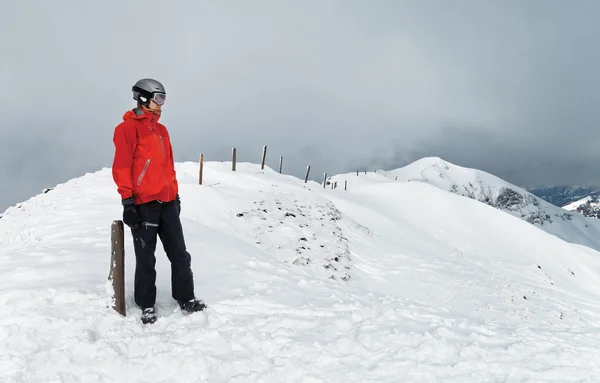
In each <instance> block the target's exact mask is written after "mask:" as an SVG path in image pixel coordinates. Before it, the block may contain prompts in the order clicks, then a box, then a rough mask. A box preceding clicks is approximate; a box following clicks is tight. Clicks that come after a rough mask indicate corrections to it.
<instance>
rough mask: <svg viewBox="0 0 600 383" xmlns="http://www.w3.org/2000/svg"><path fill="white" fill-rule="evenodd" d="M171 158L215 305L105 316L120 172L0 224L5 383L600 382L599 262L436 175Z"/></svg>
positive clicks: (12, 212) (60, 190)
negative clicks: (146, 320) (438, 182)
mask: <svg viewBox="0 0 600 383" xmlns="http://www.w3.org/2000/svg"><path fill="white" fill-rule="evenodd" d="M204 166H205V167H204V175H203V180H204V185H198V184H197V175H198V165H197V164H194V163H182V164H177V171H178V175H179V177H180V178H179V179H180V185H181V197H182V213H181V215H182V221H183V225H184V231H185V235H186V240H187V245H188V249H189V251H190V253H191V254H192V267H193V270H194V273H195V274H194V276H195V281H196V291H197V295H198V297H199V298H202V299H205V300H206V302H207V303H208V306H209V308H208V310H207V311H206V312H205V313H196V314H193V315H190V316H183V315H181V314H180V313H179V312H178V310H177V309H176V305H175V303H174V302H173V300H172V299H171V297H170V281H169V275H170V272H169V264H168V261H167V259H166V256H165V254H164V252H163V250H162V248H161V246H158V248H157V268H158V277H157V284H158V302H157V304H158V314H159V319H158V321H157V322H156V323H154V324H152V325H146V326H144V325H142V324H141V323H140V320H139V314H140V312H139V310H138V309H136V308H135V307H134V305H133V298H132V294H133V270H134V269H133V265H134V255H133V247H132V243H131V236H130V235H129V234H128V235H127V236H126V240H127V243H126V273H125V275H126V278H127V283H126V294H127V305H128V313H129V315H128V316H127V317H121V316H119V314H117V313H116V312H115V311H113V310H112V309H110V308H109V307H108V305H109V295H108V293H107V289H106V280H107V276H108V267H109V259H110V243H109V239H110V232H109V231H110V230H109V229H110V224H111V222H112V220H113V219H118V218H120V216H121V208H120V204H119V198H118V195H117V194H116V190H115V187H114V185H113V183H112V179H111V175H110V169H103V170H101V171H99V172H97V173H93V174H86V175H84V176H82V177H80V178H77V179H73V180H71V181H69V182H67V183H65V184H61V185H58V186H57V187H56V188H54V189H53V190H51V191H49V192H48V193H46V194H40V195H38V196H35V197H33V198H31V199H30V200H27V201H25V202H23V203H22V204H20V205H19V206H15V207H11V208H9V209H8V210H7V211H6V212H5V213H4V215H3V216H2V218H1V219H0V308H1V315H0V381H8V382H50V381H52V382H54V381H63V382H91V381H94V382H115V381H123V382H142V381H143V382H167V381H168V382H173V381H177V382H181V381H185V382H201V381H210V382H284V381H285V382H398V381H402V382H404V381H407V382H408V381H470V382H488V381H536V382H540V381H552V382H560V381H581V380H587V381H598V380H600V352H598V349H599V348H600V333H599V332H598V331H597V328H598V325H599V324H600V289H599V288H598V286H600V254H599V253H598V252H597V251H595V250H592V249H590V248H588V247H584V246H580V245H576V244H571V243H568V242H565V241H563V240H561V239H559V238H558V237H556V236H553V235H550V234H548V233H547V232H545V231H543V230H540V229H539V228H538V227H536V226H534V225H531V224H529V223H527V222H525V221H524V220H522V219H519V218H516V217H514V216H512V215H510V214H506V213H504V212H502V211H499V210H497V209H495V208H493V207H491V206H488V205H486V204H482V203H479V202H477V201H474V200H471V199H469V198H463V197H461V196H458V195H455V194H453V193H449V192H446V191H444V190H441V189H440V188H438V187H435V186H433V185H431V184H430V183H426V182H398V181H393V180H392V179H390V178H385V177H383V176H381V175H377V174H372V173H370V174H368V175H364V174H361V175H360V176H358V177H357V176H356V175H354V176H352V175H338V176H336V178H335V179H336V180H338V181H339V182H341V184H342V185H343V181H348V190H347V191H345V190H344V188H343V187H339V186H338V188H336V189H333V190H332V189H330V188H329V187H327V188H323V185H320V184H317V183H314V182H309V183H308V184H304V182H303V181H302V180H299V179H296V178H294V177H290V176H285V175H279V174H277V173H276V172H273V171H272V170H271V169H265V170H264V171H261V170H260V167H259V166H256V165H253V164H238V166H237V170H238V171H236V172H232V171H231V170H229V169H230V164H227V163H211V162H208V163H205V164H204Z"/></svg>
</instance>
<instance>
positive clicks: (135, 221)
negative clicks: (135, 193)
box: [121, 197, 140, 229]
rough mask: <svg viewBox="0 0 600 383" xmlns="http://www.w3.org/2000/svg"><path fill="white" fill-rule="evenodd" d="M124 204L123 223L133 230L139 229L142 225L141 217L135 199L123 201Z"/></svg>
mask: <svg viewBox="0 0 600 383" xmlns="http://www.w3.org/2000/svg"><path fill="white" fill-rule="evenodd" d="M121 202H122V204H123V223H124V224H126V225H127V226H129V227H130V228H132V229H137V228H138V226H139V225H140V215H139V214H138V210H137V207H136V206H135V205H134V204H133V202H134V197H130V198H127V199H124V200H123V201H121Z"/></svg>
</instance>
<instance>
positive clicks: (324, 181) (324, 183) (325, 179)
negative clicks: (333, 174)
mask: <svg viewBox="0 0 600 383" xmlns="http://www.w3.org/2000/svg"><path fill="white" fill-rule="evenodd" d="M325 185H327V173H325V174H324V176H323V189H325Z"/></svg>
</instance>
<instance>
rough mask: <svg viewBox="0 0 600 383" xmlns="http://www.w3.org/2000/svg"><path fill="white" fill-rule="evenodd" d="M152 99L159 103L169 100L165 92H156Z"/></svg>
mask: <svg viewBox="0 0 600 383" xmlns="http://www.w3.org/2000/svg"><path fill="white" fill-rule="evenodd" d="M152 101H154V102H155V103H156V104H157V105H162V104H164V103H165V101H167V95H166V94H164V93H154V94H153V95H152Z"/></svg>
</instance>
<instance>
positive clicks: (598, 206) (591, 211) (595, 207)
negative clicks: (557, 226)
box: [563, 195, 600, 218]
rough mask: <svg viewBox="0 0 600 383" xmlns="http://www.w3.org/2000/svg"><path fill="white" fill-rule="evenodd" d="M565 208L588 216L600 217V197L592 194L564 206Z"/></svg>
mask: <svg viewBox="0 0 600 383" xmlns="http://www.w3.org/2000/svg"><path fill="white" fill-rule="evenodd" d="M563 209H565V210H569V211H572V212H575V213H579V214H581V215H583V216H584V217H588V218H600V197H599V196H598V195H590V196H587V197H585V198H582V199H580V200H579V201H575V202H572V203H570V204H568V205H565V206H563Z"/></svg>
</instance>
